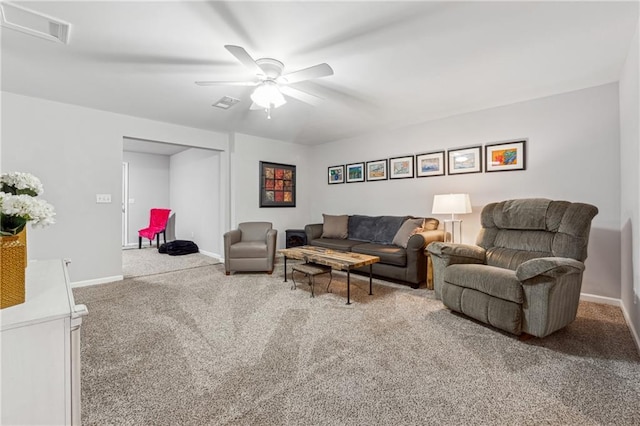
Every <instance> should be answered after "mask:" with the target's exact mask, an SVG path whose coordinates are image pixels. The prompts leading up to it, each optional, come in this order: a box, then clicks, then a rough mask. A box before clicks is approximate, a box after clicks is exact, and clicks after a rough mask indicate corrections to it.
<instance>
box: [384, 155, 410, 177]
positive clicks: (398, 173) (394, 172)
mask: <svg viewBox="0 0 640 426" xmlns="http://www.w3.org/2000/svg"><path fill="white" fill-rule="evenodd" d="M389 172H390V173H389V178H390V179H404V178H412V177H413V155H407V156H404V157H396V158H389Z"/></svg>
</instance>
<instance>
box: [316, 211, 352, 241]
mask: <svg viewBox="0 0 640 426" xmlns="http://www.w3.org/2000/svg"><path fill="white" fill-rule="evenodd" d="M322 217H323V221H324V223H323V226H322V237H323V238H339V239H344V238H347V236H348V223H349V216H347V215H346V214H344V215H340V216H332V215H328V214H324V213H323V214H322Z"/></svg>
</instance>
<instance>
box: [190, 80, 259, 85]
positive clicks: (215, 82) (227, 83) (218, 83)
mask: <svg viewBox="0 0 640 426" xmlns="http://www.w3.org/2000/svg"><path fill="white" fill-rule="evenodd" d="M196 84H197V85H198V86H257V85H258V82H257V81H196Z"/></svg>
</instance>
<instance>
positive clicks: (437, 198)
mask: <svg viewBox="0 0 640 426" xmlns="http://www.w3.org/2000/svg"><path fill="white" fill-rule="evenodd" d="M431 213H432V214H451V215H454V214H466V213H471V199H470V198H469V194H440V195H434V196H433V209H432V210H431Z"/></svg>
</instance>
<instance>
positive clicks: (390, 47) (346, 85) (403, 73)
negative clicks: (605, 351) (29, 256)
mask: <svg viewBox="0 0 640 426" xmlns="http://www.w3.org/2000/svg"><path fill="white" fill-rule="evenodd" d="M16 3H17V4H20V5H23V6H25V7H28V8H30V9H33V10H37V11H39V12H42V13H45V14H48V15H51V16H53V17H56V18H59V19H61V20H64V21H68V22H70V23H71V24H72V27H71V34H70V42H69V44H68V45H63V44H60V43H54V42H50V41H46V40H42V39H39V38H36V37H33V36H30V35H27V34H24V33H20V32H17V31H14V30H10V29H6V28H2V81H1V84H2V90H4V91H9V92H14V93H19V94H24V95H28V96H35V97H41V98H45V99H51V100H55V101H60V102H66V103H72V104H78V105H83V106H87V107H91V108H97V109H101V110H106V111H114V112H118V113H122V114H128V115H133V116H138V117H145V118H150V119H153V120H160V121H165V122H171V123H177V124H181V125H185V126H192V127H197V128H203V129H210V130H215V131H223V132H230V131H233V132H241V133H246V134H251V135H256V136H261V137H266V138H274V139H280V140H285V141H293V142H297V143H302V144H316V143H322V142H327V141H332V140H336V139H342V138H347V137H352V136H357V135H361V134H366V133H369V132H373V131H376V130H380V129H386V128H394V127H397V126H403V125H407V124H413V123H418V122H424V121H428V120H432V119H435V118H441V117H445V116H449V115H453V114H458V113H463V112H467V111H473V110H479V109H483V108H488V107H493V106H498V105H504V104H509V103H513V102H518V101H522V100H527V99H532V98H537V97H541V96H546V95H550V94H555V93H561V92H566V91H571V90H577V89H581V88H585V87H591V86H596V85H600V84H605V83H609V82H612V81H617V80H618V77H619V73H620V70H621V67H622V64H623V63H624V60H625V56H626V54H627V51H628V48H629V45H630V41H631V37H632V35H633V32H634V30H635V25H636V24H637V22H638V2H636V1H631V2H610V1H607V2H602V3H600V2H562V3H557V2H492V3H488V2H464V3H463V2H364V1H357V2H308V1H305V2H302V1H300V2H270V1H261V2H185V1H180V2H177V1H176V2H123V1H114V2H55V1H49V2H16ZM225 44H235V45H239V46H243V47H244V48H245V49H246V50H247V51H248V52H249V54H251V55H252V56H253V57H254V58H255V59H257V58H261V57H273V58H276V59H279V60H281V61H282V62H284V64H285V72H291V71H295V70H298V69H301V68H306V67H309V66H312V65H315V64H318V63H322V62H326V63H328V64H329V65H331V67H332V68H333V69H334V71H335V74H334V75H333V76H330V77H325V78H322V79H318V80H314V81H311V82H302V83H297V84H295V85H293V86H295V87H297V88H300V89H303V90H305V91H308V92H311V93H314V94H317V95H319V96H321V97H323V98H324V100H323V101H322V102H321V103H320V105H318V106H316V107H311V106H309V105H306V104H303V103H301V102H299V101H296V100H293V99H289V101H288V102H287V104H285V105H284V106H282V107H280V108H278V109H277V110H275V111H273V113H272V115H273V118H272V119H271V120H267V118H266V115H265V114H264V112H262V111H250V110H249V106H250V104H251V101H250V100H249V95H250V92H251V90H252V88H250V87H249V88H247V87H222V86H220V87H218V86H215V87H213V86H212V87H200V86H196V85H195V84H194V81H197V80H227V79H228V80H244V79H251V78H252V77H253V75H252V74H251V73H250V72H248V70H247V69H246V68H245V67H244V66H242V65H241V64H240V63H239V62H238V61H237V60H236V59H235V58H234V57H233V56H232V55H231V54H230V53H229V52H228V51H227V50H225V49H224V45H225ZM225 95H227V96H232V97H236V98H239V99H240V100H241V102H240V103H239V104H237V105H236V106H235V107H233V108H232V109H230V110H222V109H218V108H214V107H212V106H211V105H212V104H213V103H214V102H215V101H217V100H218V99H219V98H221V97H222V96H225Z"/></svg>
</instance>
